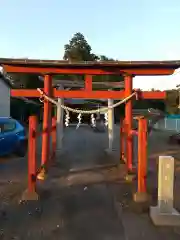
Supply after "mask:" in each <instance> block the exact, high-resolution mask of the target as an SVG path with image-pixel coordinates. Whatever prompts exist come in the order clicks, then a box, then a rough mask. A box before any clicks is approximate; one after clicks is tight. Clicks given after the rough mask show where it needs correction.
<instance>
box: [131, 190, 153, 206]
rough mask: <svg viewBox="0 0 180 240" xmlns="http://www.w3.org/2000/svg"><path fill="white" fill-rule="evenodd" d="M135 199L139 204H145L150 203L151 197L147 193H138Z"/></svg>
mask: <svg viewBox="0 0 180 240" xmlns="http://www.w3.org/2000/svg"><path fill="white" fill-rule="evenodd" d="M133 199H134V201H135V202H137V203H144V202H150V200H151V197H150V195H149V194H148V193H146V192H136V193H135V194H134V195H133Z"/></svg>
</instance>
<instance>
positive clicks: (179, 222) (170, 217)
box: [150, 206, 180, 226]
mask: <svg viewBox="0 0 180 240" xmlns="http://www.w3.org/2000/svg"><path fill="white" fill-rule="evenodd" d="M150 218H151V220H152V222H153V223H154V224H155V225H156V226H180V213H179V212H178V211H176V209H174V208H172V211H171V212H169V213H162V212H161V211H160V208H159V207H158V206H156V207H150Z"/></svg>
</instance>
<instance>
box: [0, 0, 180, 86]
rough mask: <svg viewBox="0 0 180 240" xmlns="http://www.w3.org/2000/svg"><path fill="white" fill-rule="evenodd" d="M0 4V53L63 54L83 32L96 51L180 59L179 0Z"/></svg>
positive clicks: (6, 0) (163, 82) (167, 81)
mask: <svg viewBox="0 0 180 240" xmlns="http://www.w3.org/2000/svg"><path fill="white" fill-rule="evenodd" d="M0 7H1V14H0V23H1V34H0V57H16V58H18V57H22V58H23V57H26V58H27V57H28V58H41V59H43V58H44V59H61V58H62V57H63V52H64V44H66V43H68V41H69V39H70V38H71V37H72V35H73V34H74V33H76V32H82V33H83V34H84V35H85V37H86V39H87V40H88V42H89V44H90V45H91V46H92V49H93V52H95V53H96V54H104V55H107V56H109V57H113V58H115V59H119V60H173V59H180V31H179V25H180V1H179V0H171V1H169V0H111V1H104V0H98V1H97V0H91V1H84V0H51V1H49V0H29V1H24V0H1V1H0ZM157 78H158V79H159V81H157ZM179 78H180V74H176V75H175V76H173V77H170V78H168V77H163V78H159V77H155V78H153V79H152V78H147V77H141V78H136V79H135V85H134V86H135V87H141V88H144V89H149V88H151V87H155V88H160V89H164V88H171V87H174V86H175V85H176V84H177V83H180V80H179ZM150 79H151V81H150Z"/></svg>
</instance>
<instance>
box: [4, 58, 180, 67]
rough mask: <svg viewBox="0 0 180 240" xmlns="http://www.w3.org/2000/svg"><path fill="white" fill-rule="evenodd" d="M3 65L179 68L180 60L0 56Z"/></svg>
mask: <svg viewBox="0 0 180 240" xmlns="http://www.w3.org/2000/svg"><path fill="white" fill-rule="evenodd" d="M0 64H1V65H11V66H29V67H30V66H31V67H54V68H66V67H71V68H79V67H80V68H87V67H88V68H101V69H102V68H112V69H113V68H114V69H117V68H122V67H123V68H124V69H129V68H142V69H143V68H159V67H160V68H167V69H177V68H179V67H180V60H174V61H112V62H110V61H108V62H106V61H99V62H91V61H87V62H84V61H83V62H70V61H63V60H42V59H22V58H19V59H18V58H0Z"/></svg>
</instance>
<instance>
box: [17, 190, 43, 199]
mask: <svg viewBox="0 0 180 240" xmlns="http://www.w3.org/2000/svg"><path fill="white" fill-rule="evenodd" d="M38 200H39V195H38V194H37V193H36V192H29V191H28V189H26V190H25V191H24V192H23V194H22V197H21V201H38Z"/></svg>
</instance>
